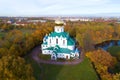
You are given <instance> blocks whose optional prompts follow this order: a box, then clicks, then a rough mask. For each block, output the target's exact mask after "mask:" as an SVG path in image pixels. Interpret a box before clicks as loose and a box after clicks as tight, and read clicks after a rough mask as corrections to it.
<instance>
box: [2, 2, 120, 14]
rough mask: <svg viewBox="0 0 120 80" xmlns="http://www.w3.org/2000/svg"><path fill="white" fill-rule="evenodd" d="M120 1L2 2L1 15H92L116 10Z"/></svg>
mask: <svg viewBox="0 0 120 80" xmlns="http://www.w3.org/2000/svg"><path fill="white" fill-rule="evenodd" d="M115 2H116V3H119V2H118V0H114V1H113V0H0V3H1V4H0V11H1V13H0V15H41V14H42V15H47V14H48V15H49V14H84V13H87V14H89V13H90V14H91V13H98V12H105V11H110V8H111V9H112V10H114V9H115V11H117V10H119V9H118V8H117V7H119V6H118V5H119V4H118V5H117V6H116V5H113V4H114V3H115Z"/></svg>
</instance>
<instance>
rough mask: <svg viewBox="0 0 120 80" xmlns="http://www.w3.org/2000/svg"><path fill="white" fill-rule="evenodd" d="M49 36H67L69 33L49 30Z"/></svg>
mask: <svg viewBox="0 0 120 80" xmlns="http://www.w3.org/2000/svg"><path fill="white" fill-rule="evenodd" d="M49 36H50V37H56V36H57V37H61V36H62V37H66V38H67V37H69V34H68V33H67V32H61V33H57V32H51V34H50V35H49Z"/></svg>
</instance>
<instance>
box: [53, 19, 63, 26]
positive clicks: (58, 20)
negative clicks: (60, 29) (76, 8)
mask: <svg viewBox="0 0 120 80" xmlns="http://www.w3.org/2000/svg"><path fill="white" fill-rule="evenodd" d="M55 24H57V25H60V24H64V21H63V20H61V19H57V20H55Z"/></svg>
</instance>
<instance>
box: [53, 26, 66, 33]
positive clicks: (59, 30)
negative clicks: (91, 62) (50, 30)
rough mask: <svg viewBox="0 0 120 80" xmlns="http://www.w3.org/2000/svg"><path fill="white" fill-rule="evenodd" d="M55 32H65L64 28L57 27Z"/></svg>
mask: <svg viewBox="0 0 120 80" xmlns="http://www.w3.org/2000/svg"><path fill="white" fill-rule="evenodd" d="M54 31H55V32H57V33H60V32H64V26H55V28H54Z"/></svg>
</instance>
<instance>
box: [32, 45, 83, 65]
mask: <svg viewBox="0 0 120 80" xmlns="http://www.w3.org/2000/svg"><path fill="white" fill-rule="evenodd" d="M40 52H41V51H40V46H37V47H35V48H34V49H33V50H32V51H31V53H30V55H31V57H32V58H33V59H34V60H35V61H36V62H37V63H44V64H56V65H75V64H79V63H80V62H82V61H83V53H81V55H80V59H76V60H74V61H64V62H60V61H53V60H43V59H40V58H39V57H38V54H40Z"/></svg>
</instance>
